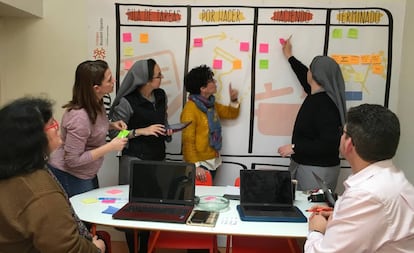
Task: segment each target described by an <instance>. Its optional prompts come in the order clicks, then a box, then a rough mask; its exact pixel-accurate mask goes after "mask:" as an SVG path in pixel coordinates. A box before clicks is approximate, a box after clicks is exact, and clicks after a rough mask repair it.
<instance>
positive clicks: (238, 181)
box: [234, 177, 240, 187]
mask: <svg viewBox="0 0 414 253" xmlns="http://www.w3.org/2000/svg"><path fill="white" fill-rule="evenodd" d="M234 186H238V187H240V177H237V178H236V180H234Z"/></svg>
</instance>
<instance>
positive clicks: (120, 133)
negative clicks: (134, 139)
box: [116, 129, 129, 138]
mask: <svg viewBox="0 0 414 253" xmlns="http://www.w3.org/2000/svg"><path fill="white" fill-rule="evenodd" d="M128 134H129V131H128V130H126V129H124V130H121V131H119V133H118V135H117V136H116V137H118V138H125V137H127V136H128Z"/></svg>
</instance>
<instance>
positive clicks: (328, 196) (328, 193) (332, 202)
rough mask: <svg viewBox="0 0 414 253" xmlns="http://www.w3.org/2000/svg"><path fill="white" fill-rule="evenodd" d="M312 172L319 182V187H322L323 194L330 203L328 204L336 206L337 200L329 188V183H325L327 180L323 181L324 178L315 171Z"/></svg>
mask: <svg viewBox="0 0 414 253" xmlns="http://www.w3.org/2000/svg"><path fill="white" fill-rule="evenodd" d="M312 174H313V177H314V178H315V180H316V182H317V183H318V185H319V188H320V189H322V191H323V194H324V195H325V199H326V203H327V204H328V206H330V207H334V206H335V202H336V200H335V197H334V195H333V193H332V191H331V190H330V189H329V188H328V185H327V184H326V183H325V181H323V179H322V178H320V177H319V176H318V175H316V173H315V172H313V171H312Z"/></svg>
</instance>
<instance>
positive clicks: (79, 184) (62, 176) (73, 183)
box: [47, 164, 99, 198]
mask: <svg viewBox="0 0 414 253" xmlns="http://www.w3.org/2000/svg"><path fill="white" fill-rule="evenodd" d="M47 166H48V167H49V169H50V170H51V171H52V173H53V174H54V175H55V177H56V178H57V179H58V180H59V182H60V184H61V185H62V187H63V189H65V191H66V194H67V195H68V197H69V198H70V197H72V196H73V195H76V194H80V193H84V192H87V191H90V190H93V189H96V188H99V182H98V177H97V176H95V177H94V178H91V179H80V178H77V177H75V176H73V175H71V174H69V173H67V172H65V171H62V170H59V169H57V168H55V167H53V166H51V165H50V164H48V165H47Z"/></svg>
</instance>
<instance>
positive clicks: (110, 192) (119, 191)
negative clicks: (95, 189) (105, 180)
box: [106, 189, 122, 194]
mask: <svg viewBox="0 0 414 253" xmlns="http://www.w3.org/2000/svg"><path fill="white" fill-rule="evenodd" d="M121 192H122V191H121V190H118V189H112V190H108V191H106V193H109V194H118V193H121Z"/></svg>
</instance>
